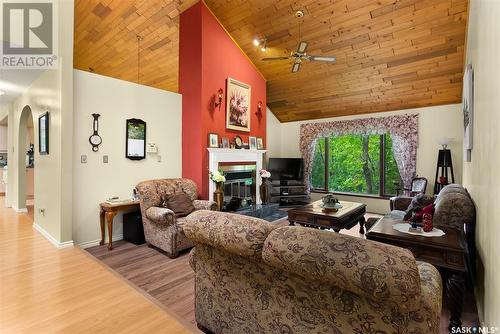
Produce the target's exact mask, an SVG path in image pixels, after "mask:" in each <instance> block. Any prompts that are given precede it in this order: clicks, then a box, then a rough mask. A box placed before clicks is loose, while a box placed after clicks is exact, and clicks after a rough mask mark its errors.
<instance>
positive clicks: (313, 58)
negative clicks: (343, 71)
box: [309, 56, 337, 63]
mask: <svg viewBox="0 0 500 334" xmlns="http://www.w3.org/2000/svg"><path fill="white" fill-rule="evenodd" d="M309 60H310V61H326V62H329V63H335V62H336V61H337V58H335V57H328V56H309Z"/></svg>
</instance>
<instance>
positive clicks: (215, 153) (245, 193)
mask: <svg viewBox="0 0 500 334" xmlns="http://www.w3.org/2000/svg"><path fill="white" fill-rule="evenodd" d="M207 150H208V152H209V156H208V161H209V165H208V170H209V171H215V170H218V169H219V168H221V169H222V170H223V171H224V174H225V175H226V179H229V180H226V186H225V189H224V197H225V198H224V200H225V201H226V199H227V200H230V198H229V196H231V197H244V198H247V199H248V198H250V199H251V200H252V203H251V204H260V203H261V200H260V193H259V187H260V184H261V179H260V177H255V175H256V174H257V173H258V171H259V170H261V169H262V160H263V155H264V153H266V151H265V150H244V149H230V148H207ZM224 169H225V170H224ZM214 190H215V184H214V183H213V182H212V181H210V180H209V188H208V196H209V200H213V198H214V197H213V192H214ZM243 204H248V203H243Z"/></svg>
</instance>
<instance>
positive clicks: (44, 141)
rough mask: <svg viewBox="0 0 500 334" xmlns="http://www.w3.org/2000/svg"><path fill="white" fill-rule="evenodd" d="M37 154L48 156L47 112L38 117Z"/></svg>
mask: <svg viewBox="0 0 500 334" xmlns="http://www.w3.org/2000/svg"><path fill="white" fill-rule="evenodd" d="M38 153H40V154H41V155H45V154H49V112H48V111H47V112H46V113H43V114H41V115H40V116H39V117H38Z"/></svg>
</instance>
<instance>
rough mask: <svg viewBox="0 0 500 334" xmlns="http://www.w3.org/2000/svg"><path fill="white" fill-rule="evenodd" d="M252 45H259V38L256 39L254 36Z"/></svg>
mask: <svg viewBox="0 0 500 334" xmlns="http://www.w3.org/2000/svg"><path fill="white" fill-rule="evenodd" d="M253 45H255V46H259V45H260V39H258V38H254V39H253Z"/></svg>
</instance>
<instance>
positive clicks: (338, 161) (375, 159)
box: [311, 134, 401, 196]
mask: <svg viewBox="0 0 500 334" xmlns="http://www.w3.org/2000/svg"><path fill="white" fill-rule="evenodd" d="M314 150H315V152H314V160H313V165H312V173H311V185H312V188H313V190H321V191H333V192H345V193H356V194H369V195H379V196H389V195H395V194H396V189H397V188H399V187H400V184H401V176H400V175H399V170H398V166H397V165H396V161H395V160H394V155H393V153H392V140H391V136H390V135H389V134H385V135H344V136H338V137H329V138H320V139H318V140H317V141H316V147H315V148H314Z"/></svg>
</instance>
